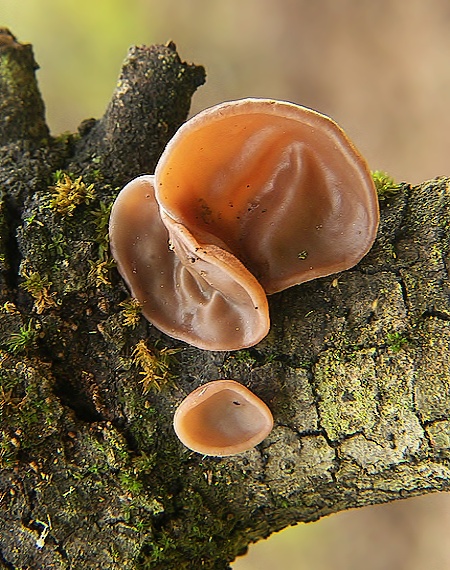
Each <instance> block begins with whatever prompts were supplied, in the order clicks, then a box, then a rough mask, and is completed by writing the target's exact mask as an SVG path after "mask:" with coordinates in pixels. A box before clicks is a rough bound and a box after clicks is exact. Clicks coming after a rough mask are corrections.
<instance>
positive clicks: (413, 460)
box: [0, 30, 450, 570]
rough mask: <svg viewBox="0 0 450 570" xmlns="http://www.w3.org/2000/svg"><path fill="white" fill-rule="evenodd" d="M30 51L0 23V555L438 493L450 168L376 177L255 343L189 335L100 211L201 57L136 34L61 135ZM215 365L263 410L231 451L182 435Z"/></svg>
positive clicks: (115, 559)
mask: <svg viewBox="0 0 450 570" xmlns="http://www.w3.org/2000/svg"><path fill="white" fill-rule="evenodd" d="M35 69H36V64H35V62H34V59H33V55H32V49H31V47H30V46H28V45H22V44H20V43H18V42H17V41H16V40H15V38H14V37H13V36H12V35H11V34H10V33H9V32H8V31H7V30H1V33H0V110H1V114H0V429H1V435H0V468H1V470H0V507H1V510H0V568H3V569H10V570H11V569H14V570H16V569H43V568H44V569H46V568H58V569H71V570H75V569H77V570H78V569H80V570H81V569H93V568H101V569H103V570H107V569H121V570H123V569H126V568H137V569H146V568H148V569H161V570H165V569H168V570H173V569H175V568H176V569H200V568H204V569H215V570H225V569H227V568H229V563H230V562H231V561H232V560H233V559H234V558H235V557H236V556H237V555H239V554H242V553H244V552H245V550H246V548H247V546H248V544H249V543H251V542H254V541H257V540H259V539H261V538H263V537H267V536H269V535H270V534H271V533H272V532H274V531H277V530H280V529H282V528H284V527H286V526H287V525H291V524H295V523H297V522H300V521H302V522H308V521H313V520H316V519H318V518H320V517H322V516H325V515H328V514H330V513H334V512H337V511H341V510H345V509H349V508H352V507H361V506H365V505H372V504H376V503H383V502H387V501H392V500H394V499H399V498H402V497H411V496H414V495H420V494H425V493H429V492H433V491H440V490H448V488H449V483H450V466H449V459H450V451H449V447H450V419H449V411H450V390H449V387H450V350H449V345H450V295H449V294H450V290H449V235H450V233H449V227H450V210H449V205H450V181H449V180H448V179H445V178H440V179H436V180H433V181H430V182H426V183H424V184H421V185H418V186H414V187H411V186H410V185H408V184H402V185H399V186H398V187H392V188H390V189H388V191H387V192H384V193H383V194H382V195H380V204H381V225H380V230H379V236H378V239H377V241H376V243H375V245H374V247H373V248H372V250H371V251H370V253H369V254H368V255H367V256H366V257H365V258H364V259H363V260H362V262H361V263H360V264H359V265H357V266H356V267H354V268H353V269H351V270H349V271H346V272H344V273H341V274H338V275H335V276H331V277H327V278H323V279H318V280H316V281H312V282H310V283H306V284H303V285H300V286H297V287H293V288H291V289H289V290H287V291H284V292H282V293H278V294H276V295H273V296H272V297H271V298H270V300H269V302H270V311H271V319H272V327H271V331H270V334H269V335H268V337H267V338H266V339H264V340H263V341H262V342H261V343H260V344H258V345H257V346H255V347H254V348H251V349H249V350H245V351H238V352H233V353H216V352H207V351H202V350H199V349H196V348H193V347H191V346H187V345H185V344H183V343H181V342H177V341H175V340H173V339H171V338H168V337H166V336H164V335H163V334H162V333H160V332H159V331H157V330H156V329H155V328H154V327H152V326H151V325H150V324H149V323H148V322H147V321H146V320H145V319H143V318H142V316H140V315H139V313H138V312H137V310H136V307H135V306H134V305H133V303H132V301H131V300H130V299H129V296H128V292H127V290H126V288H125V286H124V284H123V282H122V280H121V279H120V277H119V275H118V273H117V271H116V269H115V268H114V265H113V263H112V260H111V257H110V254H109V252H108V247H107V222H108V213H109V208H110V206H111V204H112V202H113V201H114V198H115V196H116V195H117V193H118V191H119V188H120V187H121V186H122V185H123V184H124V183H125V182H127V181H128V180H130V179H131V178H134V177H135V176H138V175H139V174H142V173H151V172H152V171H153V168H154V166H155V163H156V161H157V159H158V157H159V155H160V153H161V151H162V149H163V147H164V145H165V144H166V142H167V141H168V139H169V138H170V137H171V136H172V134H173V133H174V132H175V130H176V129H177V128H178V127H179V125H180V124H181V123H182V122H183V121H184V120H185V119H186V116H187V113H188V110H189V104H190V98H191V96H192V94H193V93H194V91H195V90H196V88H197V87H198V86H199V85H201V84H202V83H203V82H204V78H205V75H204V70H203V68H201V67H198V66H195V65H190V64H186V63H183V62H181V60H180V58H179V56H178V55H177V52H176V49H175V46H174V45H173V44H168V45H166V46H153V47H135V48H132V49H131V50H130V52H129V54H128V57H127V58H126V60H125V62H124V65H123V69H122V72H121V75H120V78H119V81H118V84H117V88H116V91H115V93H114V94H113V97H112V100H111V103H110V105H109V107H108V109H107V111H106V113H105V115H104V117H103V118H102V119H101V120H98V121H95V120H89V121H85V122H84V123H83V124H82V125H81V127H80V129H79V132H78V133H76V134H70V135H64V136H60V137H58V138H53V137H51V136H50V134H49V131H48V128H47V126H46V123H45V119H44V105H43V103H42V100H41V97H40V94H39V90H38V88H37V85H36V80H35V76H34V71H35ZM80 177H81V178H80ZM217 378H234V379H237V380H239V381H240V382H242V383H243V384H245V385H246V386H248V387H249V388H250V389H251V390H253V391H254V392H255V393H256V394H257V395H258V396H259V397H261V398H262V399H263V400H264V401H265V402H266V403H267V404H268V405H269V407H270V408H271V410H272V412H273V415H274V418H275V427H274V429H273V431H272V433H271V434H270V435H269V437H268V438H267V439H266V440H264V442H263V443H262V444H260V445H259V446H257V447H256V448H254V449H252V450H251V451H248V452H246V453H243V454H241V455H237V456H232V457H227V458H216V457H202V456H200V455H198V454H196V453H194V452H190V451H189V450H187V449H186V448H184V447H183V445H182V444H181V443H180V442H179V441H178V440H177V438H176V437H175V434H174V432H173V428H172V418H173V413H174V410H175V408H176V406H177V405H178V404H179V403H180V402H181V400H182V399H183V398H184V396H185V395H187V394H188V393H189V392H191V391H192V390H193V389H195V388H196V387H197V386H199V385H200V384H202V383H204V382H206V381H209V380H213V379H217Z"/></svg>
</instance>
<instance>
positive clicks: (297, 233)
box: [110, 99, 379, 350]
mask: <svg viewBox="0 0 450 570" xmlns="http://www.w3.org/2000/svg"><path fill="white" fill-rule="evenodd" d="M378 221H379V210H378V201H377V196H376V191H375V188H374V184H373V181H372V178H371V176H370V171H369V169H368V167H367V164H366V162H365V161H364V159H363V158H362V157H361V155H360V154H359V153H358V151H357V150H356V149H355V148H354V146H353V145H352V143H351V142H350V141H349V140H348V138H347V137H346V135H345V134H344V132H343V131H342V130H341V129H340V128H339V127H338V126H337V125H336V123H334V122H333V121H332V120H331V119H329V118H328V117H325V116H324V115H321V114H319V113H317V112H315V111H312V110H310V109H306V108H304V107H300V106H297V105H293V104H291V103H285V102H278V101H272V100H265V99H243V100H240V101H232V102H228V103H223V104H221V105H217V106H216V107H212V108H211V109H206V110H205V111H203V112H201V113H199V114H198V115H196V116H195V117H193V118H192V119H190V120H189V121H187V122H186V123H185V124H184V125H183V126H182V127H181V128H180V129H179V130H178V131H177V133H176V134H175V136H174V137H173V138H172V139H171V141H170V142H169V144H168V145H167V147H166V149H165V151H164V152H163V154H162V156H161V158H160V160H159V162H158V164H157V167H156V171H155V175H154V176H142V177H139V178H137V179H135V180H133V181H132V182H130V183H129V184H128V185H127V186H126V187H125V188H124V189H123V190H122V192H121V193H120V194H119V197H118V199H117V201H116V203H115V205H114V208H113V211H112V215H111V222H110V235H111V246H112V251H113V255H114V257H115V259H116V261H117V264H118V269H119V271H120V273H121V274H122V276H123V277H124V279H125V281H126V282H127V284H128V286H129V287H130V289H131V292H132V294H133V295H134V296H135V297H136V298H137V299H139V301H140V302H141V304H142V307H143V313H144V315H145V316H146V317H147V318H148V319H149V320H150V321H151V322H152V323H154V324H155V326H157V327H158V328H159V329H160V330H162V331H163V332H165V333H166V334H168V335H170V336H172V337H175V338H178V339H181V340H184V341H186V342H188V343H190V344H193V345H195V346H198V347H199V348H204V349H209V350H235V349H240V348H245V347H249V346H252V345H254V344H256V343H257V342H259V341H260V340H261V339H262V338H264V336H265V335H266V334H267V332H268V330H269V326H270V322H269V311H268V304H267V298H266V295H267V294H270V293H275V292H277V291H280V290H282V289H286V288H287V287H290V286H292V285H295V284H298V283H302V282H305V281H309V280H311V279H315V278H317V277H323V276H325V275H329V274H332V273H335V272H338V271H342V270H345V269H348V268H350V267H352V266H354V265H355V264H356V263H358V261H359V260H360V259H361V258H362V257H363V256H364V255H365V254H366V253H367V252H368V250H369V249H370V247H371V246H372V244H373V241H374V240H375V236H376V232H377V228H378Z"/></svg>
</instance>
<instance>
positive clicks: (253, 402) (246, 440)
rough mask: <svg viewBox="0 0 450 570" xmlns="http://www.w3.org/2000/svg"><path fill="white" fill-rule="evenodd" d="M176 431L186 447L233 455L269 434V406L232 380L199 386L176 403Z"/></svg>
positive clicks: (216, 453)
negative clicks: (177, 404)
mask: <svg viewBox="0 0 450 570" xmlns="http://www.w3.org/2000/svg"><path fill="white" fill-rule="evenodd" d="M173 425H174V429H175V433H176V434H177V436H178V438H179V439H180V441H181V442H182V443H183V444H184V445H185V446H186V447H188V448H189V449H192V450H193V451H197V452H198V453H201V454H203V455H217V456H225V455H235V454H237V453H242V452H243V451H247V450H248V449H251V448H252V447H255V445H258V443H261V441H262V440H263V439H264V438H266V437H267V436H268V434H269V433H270V431H271V430H272V427H273V418H272V414H271V412H270V410H269V408H268V407H267V406H266V404H265V403H264V402H263V401H262V400H260V399H259V398H258V397H257V396H255V394H253V392H251V391H250V390H249V389H248V388H246V387H245V386H243V385H242V384H239V383H238V382H235V381H234V380H214V381H212V382H208V383H207V384H204V385H203V386H199V387H198V388H197V389H196V390H194V391H193V392H191V393H190V394H189V395H188V396H187V397H186V398H185V399H184V400H183V401H182V402H181V404H180V405H179V407H178V409H177V411H176V412H175V417H174V420H173Z"/></svg>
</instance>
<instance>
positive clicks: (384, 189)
mask: <svg viewBox="0 0 450 570" xmlns="http://www.w3.org/2000/svg"><path fill="white" fill-rule="evenodd" d="M372 179H373V181H374V183H375V188H376V190H377V193H378V198H379V200H382V201H383V200H387V199H389V198H392V196H395V194H397V193H398V191H399V190H400V188H401V184H397V183H396V182H395V181H394V179H393V178H392V177H391V176H389V174H387V173H386V172H383V171H381V170H375V171H373V172H372Z"/></svg>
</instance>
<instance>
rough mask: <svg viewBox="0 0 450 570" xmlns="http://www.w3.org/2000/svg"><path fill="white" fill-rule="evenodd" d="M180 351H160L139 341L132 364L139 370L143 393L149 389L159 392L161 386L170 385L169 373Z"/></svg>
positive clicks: (170, 373)
mask: <svg viewBox="0 0 450 570" xmlns="http://www.w3.org/2000/svg"><path fill="white" fill-rule="evenodd" d="M179 351H180V349H171V348H166V347H164V348H162V349H161V350H159V349H157V348H156V347H153V348H152V349H150V348H148V347H147V344H146V343H145V341H144V340H140V341H139V342H138V343H137V344H136V346H135V347H134V349H133V353H132V359H133V363H134V364H135V365H136V366H137V367H138V368H140V369H141V371H140V372H139V374H140V375H141V376H142V379H141V384H142V388H143V392H144V393H146V392H148V391H149V390H150V389H152V390H156V391H157V392H159V391H160V390H161V388H162V387H163V386H167V385H168V384H171V383H172V382H173V380H174V375H173V373H172V372H171V369H172V367H173V365H174V364H175V363H176V359H175V354H176V353H177V352H179Z"/></svg>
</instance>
